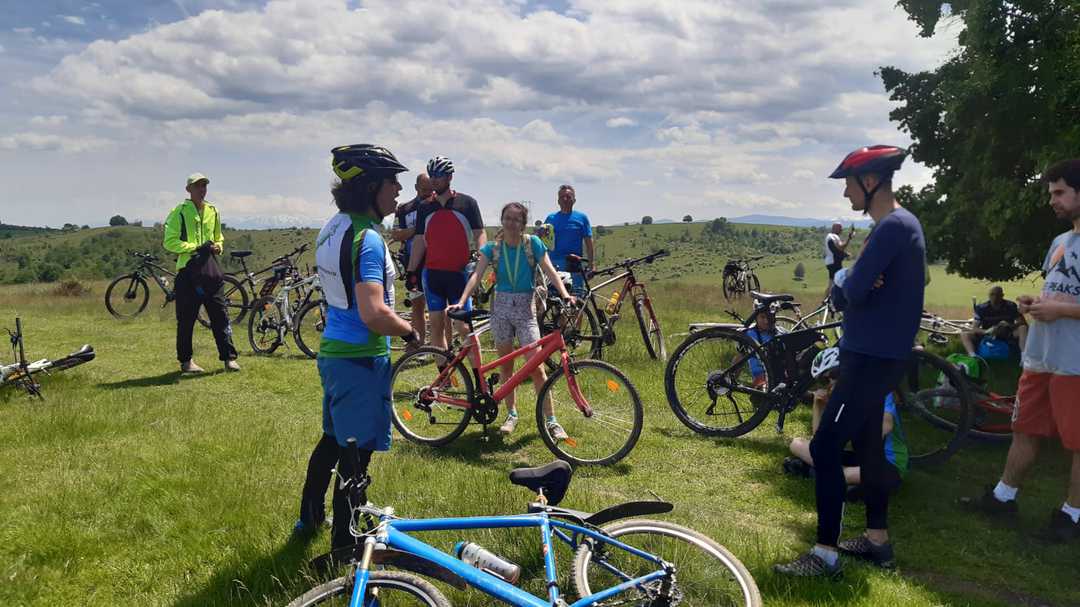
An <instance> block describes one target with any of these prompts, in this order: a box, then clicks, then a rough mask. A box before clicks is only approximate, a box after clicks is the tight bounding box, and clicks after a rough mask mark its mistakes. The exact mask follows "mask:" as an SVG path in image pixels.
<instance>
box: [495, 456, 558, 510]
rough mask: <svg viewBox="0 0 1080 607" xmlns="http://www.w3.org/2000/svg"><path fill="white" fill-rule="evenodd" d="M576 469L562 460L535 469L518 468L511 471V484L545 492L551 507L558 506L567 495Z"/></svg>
mask: <svg viewBox="0 0 1080 607" xmlns="http://www.w3.org/2000/svg"><path fill="white" fill-rule="evenodd" d="M573 474H574V469H573V468H571V467H570V464H568V463H566V462H564V461H562V460H561V459H560V460H556V461H554V462H551V463H550V464H546V465H543V466H537V467H535V468H518V469H516V470H511V471H510V482H511V483H513V484H515V485H517V486H519V487H525V488H526V489H531V490H532V491H537V492H539V491H540V490H541V489H543V490H544V497H546V498H547V501H548V505H549V506H556V505H558V503H559V502H561V501H562V498H563V497H564V496H565V495H566V489H567V488H568V487H569V486H570V478H571V477H572V476H573Z"/></svg>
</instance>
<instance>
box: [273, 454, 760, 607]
mask: <svg viewBox="0 0 1080 607" xmlns="http://www.w3.org/2000/svg"><path fill="white" fill-rule="evenodd" d="M345 456H346V457H352V458H354V459H355V458H356V457H357V455H356V443H355V440H353V439H350V443H349V447H348V448H347V450H346V454H345ZM571 478H572V470H571V468H570V466H569V465H568V464H566V463H565V462H553V463H551V464H548V465H546V466H540V467H537V468H521V469H518V470H514V471H513V472H511V473H510V482H511V483H513V484H515V485H518V486H521V487H525V488H527V489H529V490H531V491H534V492H536V501H535V502H533V503H531V504H529V507H528V513H527V514H517V515H499V516H479V517H467V518H432V519H407V518H401V517H398V516H396V515H395V513H394V509H393V508H379V507H376V506H373V505H360V503H361V501H362V496H363V495H364V492H365V490H366V487H367V484H368V482H369V479H368V478H367V477H365V478H363V479H356V478H352V479H348V480H347V481H346V482H345V486H346V487H347V489H348V494H349V496H350V506H351V507H352V510H353V513H354V514H353V519H352V524H351V525H350V530H351V531H352V532H353V535H354V536H355V537H356V538H357V540H358V544H357V546H356V547H355V548H350V549H347V550H349V551H350V553H351V554H349V555H347V556H346V557H345V558H344V559H342V560H345V561H346V562H349V563H350V564H351V565H352V570H351V572H350V574H349V575H347V576H344V577H340V578H338V579H335V580H333V581H330V582H327V583H325V584H321V585H319V586H316V587H315V588H313V589H311V590H309V591H308V592H306V593H304V594H303V595H302V596H300V597H299V598H297V599H295V600H294V601H292V602H291V603H290V604H289V605H290V607H306V606H309V605H322V604H327V603H331V604H341V605H345V604H348V605H350V606H353V607H361V606H368V605H425V606H428V607H448V606H449V605H450V602H449V601H448V600H447V599H446V597H445V596H444V595H443V594H442V592H440V591H439V590H438V589H437V588H436V587H435V586H434V585H432V584H431V583H430V582H428V581H427V580H426V579H424V578H423V577H419V576H418V575H415V574H414V573H419V574H420V575H423V576H426V577H431V578H434V579H437V580H439V581H443V582H446V583H448V584H450V585H452V586H455V587H457V588H462V589H464V588H466V587H468V586H471V587H473V588H475V589H477V590H479V591H480V592H482V593H484V594H485V595H486V596H488V597H491V599H492V600H494V601H498V602H499V603H503V604H507V605H514V606H519V607H560V606H561V607H566V606H568V605H571V603H569V602H568V599H567V594H566V592H565V590H564V589H563V588H560V586H559V583H558V576H557V570H556V562H555V553H556V550H555V547H556V546H557V545H559V543H561V544H565V545H566V546H568V547H569V548H570V549H571V550H572V551H573V554H574V557H573V564H572V580H573V586H574V591H575V594H576V595H577V596H578V597H579V598H578V600H577V601H576V602H574V603H572V605H573V607H587V606H590V605H642V606H654V607H660V606H668V607H673V606H675V605H684V606H686V607H696V606H709V607H725V606H736V605H738V606H743V607H757V606H758V605H761V604H762V602H761V594H760V592H759V591H758V588H757V584H756V583H755V582H754V578H753V577H752V576H751V575H750V572H749V571H747V570H746V567H745V566H744V565H743V564H742V563H741V562H739V560H738V559H737V558H736V557H735V556H734V555H732V554H731V553H730V552H729V551H728V550H727V549H726V548H724V547H723V546H721V545H720V544H718V543H716V542H715V541H713V540H712V539H710V538H708V537H706V536H705V535H703V534H701V533H698V532H696V531H694V530H693V529H689V528H687V527H682V526H680V525H675V524H672V523H667V522H661V521H656V520H650V519H639V518H632V517H637V516H643V515H650V514H661V513H665V512H670V511H671V510H672V505H671V504H669V503H667V502H662V501H645V502H628V503H624V504H619V505H615V506H611V507H610V508H606V509H604V510H601V511H600V512H596V513H588V512H579V511H576V510H569V509H565V508H560V507H558V505H559V503H560V502H561V501H562V498H563V497H564V495H565V494H566V491H567V488H568V487H569V485H570V480H571ZM521 528H529V529H537V530H539V532H540V533H539V534H540V541H541V545H542V552H543V562H544V573H543V576H544V580H543V584H541V583H540V582H539V581H534V580H525V581H524V582H522V581H521V580H520V577H519V576H520V573H521V568H520V567H518V566H517V565H514V564H513V563H509V562H506V561H505V560H504V559H502V558H501V557H498V556H496V555H494V554H492V553H490V552H488V551H487V550H484V549H482V548H479V547H478V546H475V544H472V545H469V544H462V543H459V544H458V547H456V548H455V550H454V552H459V553H460V554H461V556H462V558H456V557H455V556H453V555H451V554H449V553H447V552H443V551H441V550H438V549H437V548H434V547H432V546H431V545H429V544H427V543H425V542H423V541H421V540H419V539H416V538H414V537H413V536H412V535H411V534H412V533H415V532H425V531H447V530H455V531H456V530H476V529H521ZM556 540H558V542H559V543H557V542H556ZM466 550H468V551H469V552H466ZM466 559H467V560H468V562H467V560H466ZM470 562H474V563H476V564H475V565H472V564H469V563H470ZM377 567H382V568H378V569H377ZM385 567H396V568H398V569H404V570H405V571H389V570H387V569H385ZM521 585H524V586H526V588H521V587H519V586H521ZM534 592H536V594H534Z"/></svg>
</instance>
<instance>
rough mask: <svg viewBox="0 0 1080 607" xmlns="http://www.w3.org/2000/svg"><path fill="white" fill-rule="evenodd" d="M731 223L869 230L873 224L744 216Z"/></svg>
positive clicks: (859, 220)
mask: <svg viewBox="0 0 1080 607" xmlns="http://www.w3.org/2000/svg"><path fill="white" fill-rule="evenodd" d="M728 221H730V222H731V223H761V224H767V225H775V226H794V227H799V228H816V227H818V226H831V225H832V224H833V222H835V221H838V222H840V223H842V224H844V226H850V225H852V224H855V227H856V228H869V227H870V224H871V223H873V222H872V221H871V220H869V219H856V220H855V221H852V220H850V219H812V218H808V217H785V216H783V215H743V216H742V217H729V218H728Z"/></svg>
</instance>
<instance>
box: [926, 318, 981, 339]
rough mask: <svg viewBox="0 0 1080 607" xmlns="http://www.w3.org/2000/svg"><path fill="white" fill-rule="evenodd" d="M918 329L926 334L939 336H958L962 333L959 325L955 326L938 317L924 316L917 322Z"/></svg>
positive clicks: (949, 321) (962, 330) (952, 322)
mask: <svg viewBox="0 0 1080 607" xmlns="http://www.w3.org/2000/svg"><path fill="white" fill-rule="evenodd" d="M964 324H969V323H964ZM919 328H920V329H922V330H923V331H926V332H927V333H937V334H940V335H960V334H961V333H963V332H964V329H963V326H962V325H961V324H957V323H955V322H954V321H951V320H945V319H944V318H941V317H939V316H930V317H925V316H924V317H923V318H922V320H920V321H919Z"/></svg>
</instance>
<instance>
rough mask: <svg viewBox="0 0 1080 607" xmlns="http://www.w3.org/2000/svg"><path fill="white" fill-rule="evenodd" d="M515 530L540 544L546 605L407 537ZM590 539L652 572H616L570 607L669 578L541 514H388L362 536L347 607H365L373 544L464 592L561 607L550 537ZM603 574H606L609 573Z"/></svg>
mask: <svg viewBox="0 0 1080 607" xmlns="http://www.w3.org/2000/svg"><path fill="white" fill-rule="evenodd" d="M519 527H539V528H540V534H541V537H542V538H543V542H544V573H545V578H546V580H547V588H548V599H547V600H546V601H545V600H544V599H541V598H539V597H537V596H534V595H532V594H529V593H528V592H525V591H524V590H521V589H520V588H518V587H517V586H514V585H513V584H510V583H509V582H506V581H504V580H502V579H501V578H499V577H496V576H494V575H492V574H490V573H487V572H486V571H482V570H480V569H477V568H476V567H473V566H471V565H469V564H467V563H465V562H464V561H462V560H460V559H457V558H454V557H453V556H451V555H449V554H447V553H445V552H442V551H440V550H438V549H436V548H433V547H431V546H429V545H428V544H425V543H424V542H422V541H420V540H418V539H415V538H413V537H411V536H409V535H408V533H409V532H416V531H447V530H451V529H511V528H519ZM579 534H580V535H581V536H585V537H589V538H592V539H593V540H596V541H598V542H602V543H604V544H607V545H610V546H613V547H615V548H618V549H620V550H624V551H626V552H628V553H630V554H633V555H635V556H637V557H640V558H642V559H645V560H647V561H649V562H652V563H656V565H657V566H658V569H657V570H656V571H654V572H652V573H650V574H648V575H644V576H641V577H636V578H632V579H631V578H628V577H627V576H626V575H624V574H621V573H620V572H614V573H616V574H617V575H620V577H622V578H624V581H623V583H621V584H618V585H616V586H613V587H611V588H607V589H605V590H603V591H601V592H597V593H595V594H592V595H590V596H587V597H583V598H581V599H579V600H578V601H577V602H575V603H573V604H571V605H570V607H588V606H589V605H595V604H596V603H598V602H600V601H603V600H605V599H607V598H610V597H612V596H615V595H617V594H620V593H622V592H624V591H627V590H630V589H632V588H635V587H638V586H640V585H642V584H645V583H648V582H651V581H653V580H656V579H659V578H662V577H665V576H667V575H668V574H669V573H670V572H671V565H670V564H668V563H666V562H665V561H664V560H663V559H661V558H659V557H656V556H653V555H651V554H649V553H647V552H643V551H641V550H638V549H637V548H634V547H633V546H628V545H626V544H624V543H622V542H620V541H618V540H616V539H614V538H611V537H608V536H606V535H604V534H603V533H600V532H597V531H594V530H592V529H588V528H586V527H582V526H579V525H575V524H573V523H569V522H566V521H564V520H561V519H558V518H552V517H551V516H549V515H548V513H547V512H540V513H537V514H521V515H508V516H481V517H466V518H434V519H416V520H412V519H397V518H393V517H392V516H391V515H390V514H389V513H385V512H384V513H383V514H382V515H381V516H380V525H379V526H378V528H377V529H376V530H375V531H374V534H373V535H370V534H369V535H367V537H366V539H365V543H364V552H363V557H362V558H361V560H360V563H359V564H358V565H357V570H356V583H355V585H354V587H353V594H352V600H351V601H350V603H349V605H350V606H351V607H367V606H365V605H364V602H363V597H364V594H365V592H366V590H367V581H368V577H369V575H370V565H371V561H372V554H373V552H374V551H375V549H376V545H377V544H382V545H384V546H386V547H388V548H393V549H396V550H399V551H401V552H405V553H408V554H411V555H415V556H417V557H420V558H422V559H426V560H428V561H430V562H432V563H435V564H436V565H439V566H441V567H444V568H446V569H447V570H449V571H450V572H452V573H454V574H455V575H457V576H459V577H460V578H461V579H462V580H464V581H465V582H466V583H467V584H469V585H470V586H473V587H475V588H477V589H479V590H480V591H481V592H483V593H485V594H487V595H489V596H492V597H495V598H497V599H499V600H501V601H503V602H505V603H508V604H510V605H514V606H516V607H554V606H555V605H560V604H562V605H565V604H566V603H563V602H560V598H561V595H560V593H559V588H558V585H557V583H556V578H555V575H556V573H555V551H554V549H553V548H554V546H553V545H552V536H555V537H558V538H559V539H560V540H562V541H563V542H566V543H567V544H568V545H569V546H570V547H571V548H577V546H578V542H577V539H576V538H577V537H579ZM609 569H611V568H610V567H609Z"/></svg>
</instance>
